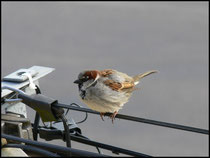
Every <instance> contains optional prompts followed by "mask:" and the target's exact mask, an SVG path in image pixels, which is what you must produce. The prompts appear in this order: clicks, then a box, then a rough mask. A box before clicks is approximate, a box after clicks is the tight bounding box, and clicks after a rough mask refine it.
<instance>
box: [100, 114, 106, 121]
mask: <svg viewBox="0 0 210 158" xmlns="http://www.w3.org/2000/svg"><path fill="white" fill-rule="evenodd" d="M104 114H105V113H103V112H100V116H101V119H102V120H103V121H104V118H103V116H104Z"/></svg>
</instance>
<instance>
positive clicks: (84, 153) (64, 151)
mask: <svg viewBox="0 0 210 158" xmlns="http://www.w3.org/2000/svg"><path fill="white" fill-rule="evenodd" d="M1 137H2V138H5V139H7V140H13V141H17V142H23V143H27V144H28V145H33V146H36V147H39V148H42V149H46V150H49V151H52V152H56V153H60V154H65V155H66V154H67V153H69V152H71V153H72V156H76V155H79V156H86V157H109V156H108V155H100V154H97V153H93V152H89V151H85V150H79V149H74V148H67V147H63V146H58V145H54V144H48V143H44V142H37V141H32V140H28V139H23V138H19V137H16V136H12V135H7V134H3V133H2V134H1Z"/></svg>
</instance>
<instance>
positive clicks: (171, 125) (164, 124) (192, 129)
mask: <svg viewBox="0 0 210 158" xmlns="http://www.w3.org/2000/svg"><path fill="white" fill-rule="evenodd" d="M53 105H54V106H56V107H62V108H67V109H71V110H76V111H82V112H87V113H92V114H97V115H100V113H99V112H96V111H93V110H91V109H87V108H81V107H80V108H78V107H75V106H71V105H66V104H60V103H54V104H53ZM110 115H111V113H106V114H105V116H110ZM115 118H120V119H124V120H129V121H136V122H141V123H147V124H152V125H156V126H162V127H168V128H174V129H179V130H184V131H189V132H195V133H200V134H207V135H209V130H206V129H201V128H196V127H189V126H184V125H179V124H174V123H167V122H162V121H156V120H151V119H145V118H140V117H134V116H129V115H123V114H117V115H116V117H115Z"/></svg>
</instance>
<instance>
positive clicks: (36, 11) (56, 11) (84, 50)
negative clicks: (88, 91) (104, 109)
mask: <svg viewBox="0 0 210 158" xmlns="http://www.w3.org/2000/svg"><path fill="white" fill-rule="evenodd" d="M1 4H2V8H1V9H2V43H1V45H2V54H1V56H2V60H1V61H2V64H1V66H2V68H1V70H2V71H1V72H2V73H1V75H2V77H3V76H5V75H8V74H10V73H12V72H14V71H16V70H18V69H20V68H29V67H31V66H33V65H40V66H46V67H53V68H55V69H56V70H55V71H54V72H53V73H51V74H49V75H48V76H46V77H45V78H42V79H41V80H40V86H41V90H42V93H43V94H44V95H47V96H50V97H53V98H57V99H58V100H59V102H61V103H67V104H69V103H72V102H75V103H78V104H80V105H82V106H84V107H86V106H85V105H84V104H82V102H81V101H80V99H79V96H78V88H77V85H75V84H73V81H74V80H75V79H76V78H77V75H78V73H79V72H80V71H82V70H84V69H99V70H100V69H106V68H112V69H116V70H118V71H121V72H125V73H127V74H128V75H136V74H139V73H142V72H145V71H148V70H153V69H155V70H159V73H157V74H154V75H151V76H148V77H146V78H144V79H143V80H142V82H141V83H140V84H139V87H140V88H141V89H140V90H139V91H135V92H134V94H133V96H132V97H131V99H130V101H129V102H128V103H127V104H125V106H124V107H123V109H122V110H120V111H119V113H122V114H127V115H133V116H137V117H144V118H148V119H155V120H159V121H166V122H171V123H177V124H182V125H188V126H193V127H199V128H204V129H208V128H209V125H208V124H209V121H208V118H209V113H208V110H209V106H208V101H209V100H208V99H209V98H208V95H209V94H208V93H209V91H208V90H209V89H208V86H209V85H208V62H209V61H208V42H209V41H208V40H209V36H208V34H209V32H208V24H209V21H208V9H209V8H208V7H209V6H208V5H209V4H208V2H2V3H1ZM29 113H30V118H31V119H32V120H33V117H34V111H33V110H31V109H29ZM68 117H73V118H74V120H75V121H79V120H81V119H83V118H84V113H79V112H74V111H70V113H69V115H68ZM79 127H80V128H81V129H82V133H83V134H84V135H85V136H87V137H89V138H90V139H92V140H95V141H99V142H103V143H107V144H111V145H114V146H119V147H122V148H126V149H130V150H134V151H138V152H142V153H145V154H149V155H152V156H207V155H209V150H208V148H209V141H208V136H207V135H202V134H196V133H191V132H186V131H179V130H175V129H168V128H164V127H158V126H153V125H148V124H143V123H136V122H131V121H125V120H120V119H115V122H114V124H112V123H111V120H110V119H109V118H105V121H104V122H103V121H102V120H101V118H100V116H98V115H92V114H89V116H88V119H87V121H86V122H85V123H83V124H79ZM51 143H54V144H59V145H65V143H64V142H62V141H54V142H51ZM72 146H73V147H74V148H78V149H85V150H89V151H93V152H97V151H96V149H95V148H93V147H89V146H86V145H82V144H79V143H75V142H73V145H72ZM102 151H103V152H104V153H105V154H109V155H112V154H111V152H109V151H106V150H102Z"/></svg>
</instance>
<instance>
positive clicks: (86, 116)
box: [65, 103, 88, 124]
mask: <svg viewBox="0 0 210 158" xmlns="http://www.w3.org/2000/svg"><path fill="white" fill-rule="evenodd" d="M70 105H71V106H72V105H76V106H77V107H80V108H81V107H82V106H81V105H78V104H76V103H71V104H70ZM69 110H70V109H67V111H66V114H65V116H66V115H67V114H68V112H69ZM87 118H88V113H87V112H86V115H85V118H84V119H83V120H82V121H78V122H76V124H80V123H83V122H85V121H86V120H87Z"/></svg>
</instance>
